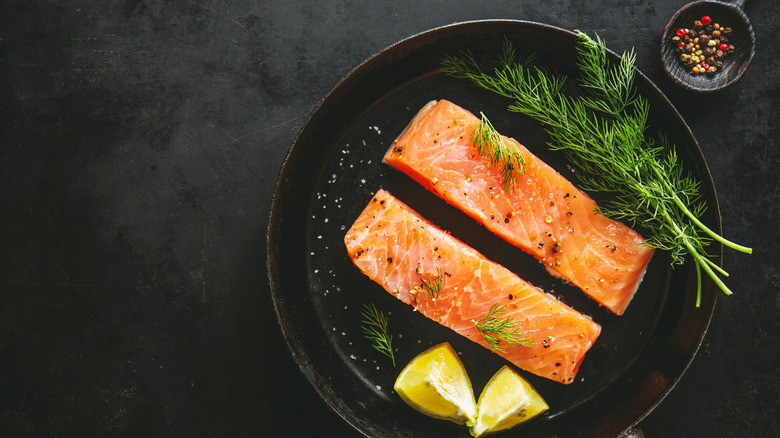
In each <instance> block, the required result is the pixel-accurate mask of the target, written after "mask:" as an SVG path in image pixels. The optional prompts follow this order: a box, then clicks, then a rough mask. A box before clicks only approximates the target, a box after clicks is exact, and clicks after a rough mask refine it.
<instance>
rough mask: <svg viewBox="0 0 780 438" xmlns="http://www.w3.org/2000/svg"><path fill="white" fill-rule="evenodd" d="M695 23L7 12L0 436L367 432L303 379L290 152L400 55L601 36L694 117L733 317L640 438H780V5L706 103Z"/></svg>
mask: <svg viewBox="0 0 780 438" xmlns="http://www.w3.org/2000/svg"><path fill="white" fill-rule="evenodd" d="M683 4H684V2H682V1H679V2H669V1H664V0H631V1H603V2H597V1H591V2H582V1H577V0H568V1H564V0H555V1H541V0H537V1H524V2H517V1H491V2H476V1H468V0H461V1H436V0H431V1H424V2H415V3H414V4H412V3H409V4H407V3H406V2H390V1H371V2H355V1H343V0H342V1H332V0H327V1H313V0H309V1H305V0H294V1H278V2H272V1H265V0H260V1H222V0H199V1H195V0H192V1H184V0H180V1H162V0H127V1H115V0H105V1H85V0H75V1H69V2H65V1H61V2H56V1H42V0H6V1H3V2H2V3H0V435H2V436H14V437H15V436H22V437H26V436H31V437H32V436H36V437H37V436H67V437H70V436H79V437H83V436H134V437H135V436H143V437H153V436H165V437H171V436H230V437H234V436H276V437H298V436H322V435H323V433H324V432H327V435H328V436H330V435H332V436H342V437H351V436H359V434H358V433H357V432H356V431H355V430H354V429H352V428H351V427H350V426H349V425H347V424H346V423H344V422H342V421H341V420H340V418H339V417H338V416H337V415H336V414H335V413H333V412H332V411H330V410H329V408H328V407H327V406H326V405H325V404H324V403H323V402H322V401H320V399H319V398H318V397H317V395H316V393H315V392H314V390H313V389H312V388H311V387H310V386H309V384H308V382H307V381H306V380H305V379H304V378H303V375H302V374H301V373H300V371H299V370H298V369H297V367H296V366H295V364H294V362H293V360H292V358H291V356H290V354H289V351H288V350H287V347H286V344H285V342H284V340H283V338H282V335H281V332H280V330H279V328H278V325H277V322H276V320H275V314H274V311H273V306H272V303H271V298H270V293H269V286H268V282H267V278H266V272H265V251H266V236H265V232H266V226H267V224H268V210H269V207H270V202H271V196H272V193H273V188H274V184H275V180H276V175H277V173H278V171H279V170H280V168H281V165H282V161H283V159H284V157H285V155H286V152H287V149H288V148H289V147H290V145H291V144H292V141H293V139H294V137H295V135H296V133H297V132H298V130H299V129H300V127H301V126H302V125H303V123H304V122H305V120H306V117H307V116H308V114H309V113H310V112H311V111H312V109H313V108H314V107H315V105H316V104H317V103H318V102H319V101H320V99H321V98H322V97H323V96H324V95H325V94H326V93H327V92H328V91H329V90H330V89H331V88H332V87H333V86H334V85H335V84H336V82H337V81H338V80H339V79H340V78H341V77H343V76H344V75H345V74H347V73H348V72H349V71H350V70H351V69H352V68H353V67H355V66H356V65H358V64H359V63H360V62H362V61H363V60H364V59H365V58H367V57H369V56H370V55H372V54H373V53H375V52H377V51H379V50H381V49H383V48H385V47H386V46H388V45H390V44H392V43H394V42H396V41H398V40H400V39H403V38H405V37H408V36H410V35H413V34H415V33H417V32H420V31H424V30H426V29H429V28H432V27H436V26H440V25H444V24H449V23H453V22H457V21H465V20H473V19H486V18H517V19H525V20H532V21H538V22H543V23H549V24H552V25H555V26H560V27H563V28H566V29H570V30H574V29H580V30H583V31H585V32H587V33H589V34H592V33H598V34H599V35H601V36H602V37H604V38H605V40H606V41H607V43H608V46H609V47H610V48H611V49H613V50H615V51H617V52H621V51H623V50H627V49H629V48H631V47H635V49H636V51H637V65H638V67H639V68H640V69H641V70H642V71H643V72H644V73H645V74H647V75H648V76H649V77H650V78H651V79H652V80H653V81H654V82H655V83H656V84H657V85H658V86H659V87H660V88H661V89H662V90H663V91H664V92H665V93H667V96H668V97H669V99H670V100H671V101H672V102H673V104H674V105H675V106H676V107H677V108H678V109H679V111H680V112H681V113H682V114H683V116H684V117H685V119H686V121H687V122H688V123H689V125H690V126H691V129H692V131H693V132H694V134H695V135H696V137H697V139H698V140H699V143H700V144H701V147H702V149H703V151H704V154H705V156H706V158H707V160H708V164H709V166H710V170H711V171H712V173H713V176H714V180H715V187H716V188H717V190H718V198H719V201H720V204H721V210H722V216H723V227H724V232H725V234H726V236H727V237H729V238H731V239H733V240H735V241H738V242H741V243H744V244H746V245H748V246H752V247H753V248H754V249H755V251H754V253H753V255H750V256H746V255H742V254H738V253H735V252H729V251H726V253H725V258H724V260H725V262H724V267H725V268H726V270H728V271H729V272H730V273H731V277H730V278H729V279H728V283H729V285H730V286H731V287H732V288H733V290H734V292H735V293H734V295H733V296H731V297H725V296H721V297H720V299H719V302H718V306H717V308H716V311H715V315H714V318H713V321H712V324H711V327H710V330H709V332H708V334H707V336H706V339H705V342H704V344H703V346H702V348H701V350H700V352H699V354H698V355H697V357H696V358H695V359H694V361H693V363H692V366H691V368H690V369H689V371H688V372H687V373H686V374H685V376H684V377H683V379H682V380H681V382H680V383H679V385H678V386H677V387H676V389H675V390H674V391H673V392H672V393H671V395H670V396H669V397H667V398H666V400H664V401H663V402H662V403H661V404H660V406H659V407H658V408H657V409H656V410H655V411H653V412H652V413H651V414H650V415H649V416H648V417H647V418H646V419H645V420H644V421H643V422H642V424H641V426H642V428H643V430H644V432H645V434H646V436H647V437H650V438H656V437H686V438H687V437H775V436H780V420H778V413H780V402H778V397H777V394H779V393H780V379H778V377H780V376H779V375H778V370H780V368H779V367H778V363H780V345H779V342H778V339H779V338H778V331H779V330H780V326H779V324H778V314H779V312H778V311H779V310H780V272H779V271H778V263H777V260H776V253H777V250H778V249H780V248H779V245H778V243H779V242H780V239H778V234H779V233H780V229H779V228H780V227H778V216H780V172H778V165H779V164H780V157H779V155H780V151H778V148H779V147H780V141H779V140H778V138H779V137H780V129H779V128H780V112H779V111H778V104H780V75H778V73H777V72H778V71H779V70H780V48H779V46H780V44H778V42H779V40H778V35H780V4H778V3H777V2H774V1H771V0H754V1H752V2H748V5H747V7H746V13H747V15H748V16H749V17H750V19H751V22H752V23H753V26H754V28H755V30H756V35H757V48H756V56H755V58H754V60H753V63H752V65H751V66H750V68H749V69H748V71H747V72H746V73H745V75H744V76H743V78H742V79H741V80H740V82H738V83H737V84H736V85H734V86H732V87H730V88H728V89H726V90H723V91H721V92H718V93H715V94H712V95H697V94H693V93H691V92H687V91H683V90H681V89H680V88H678V87H677V86H675V85H674V84H673V83H672V82H671V81H670V80H669V79H668V78H667V77H666V76H665V74H664V72H663V69H662V67H661V63H660V62H661V61H660V56H659V44H660V35H661V32H662V31H663V27H664V25H665V24H666V21H667V20H668V19H669V18H670V17H671V16H672V14H673V13H674V11H675V10H676V9H677V8H678V7H680V6H682V5H683Z"/></svg>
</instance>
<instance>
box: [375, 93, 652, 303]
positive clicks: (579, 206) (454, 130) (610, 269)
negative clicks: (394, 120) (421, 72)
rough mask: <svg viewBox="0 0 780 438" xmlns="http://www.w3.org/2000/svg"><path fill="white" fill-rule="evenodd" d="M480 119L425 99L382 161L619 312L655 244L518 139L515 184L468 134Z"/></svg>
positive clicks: (634, 290) (635, 285)
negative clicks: (601, 209) (507, 184)
mask: <svg viewBox="0 0 780 438" xmlns="http://www.w3.org/2000/svg"><path fill="white" fill-rule="evenodd" d="M478 123H479V119H477V117H475V116H474V115H473V114H472V113H470V112H468V111H467V110H465V109H463V108H461V107H459V106H457V105H455V104H453V103H451V102H449V101H446V100H439V101H432V102H429V103H428V104H427V105H425V106H424V107H423V108H422V109H421V110H420V111H419V112H418V113H417V115H416V116H415V117H414V118H413V119H412V121H411V122H410V123H409V125H408V126H407V127H406V129H404V131H403V132H402V133H401V135H400V136H399V137H398V138H397V139H396V140H395V142H394V143H393V145H392V146H391V147H390V149H388V151H387V153H386V154H385V156H384V161H385V163H387V164H389V165H390V166H392V167H394V168H396V169H398V170H400V171H402V172H403V173H405V174H407V175H409V176H410V177H412V178H414V179H415V180H416V181H417V182H419V183H420V184H422V185H423V186H425V188H427V189H428V190H430V191H432V192H434V193H435V194H437V195H438V196H439V197H441V198H443V199H444V200H446V201H447V202H448V203H450V204H452V205H454V206H456V207H457V208H459V209H460V210H462V211H463V212H465V213H466V214H468V215H469V216H471V217H472V218H474V219H476V220H477V221H479V222H480V223H482V224H483V225H484V226H485V227H487V228H488V229H489V230H490V231H492V232H493V233H495V234H497V235H498V236H500V237H502V238H504V239H505V240H507V241H508V242H510V243H512V244H513V245H515V246H517V247H519V248H521V249H522V250H524V251H526V252H528V253H530V254H532V255H533V256H534V257H536V258H537V259H538V260H539V261H540V262H541V263H543V264H544V266H545V267H546V268H547V270H548V271H549V272H550V273H551V274H553V275H555V276H557V277H560V278H563V279H564V280H566V281H568V282H570V283H572V284H574V285H576V286H577V287H579V288H580V289H582V290H583V291H584V292H585V293H586V294H588V295H589V296H590V297H591V298H593V299H594V300H596V301H597V302H598V303H599V304H601V305H603V306H605V307H607V308H608V309H609V310H611V311H612V312H614V313H616V314H618V315H621V314H623V312H624V311H625V310H626V307H627V306H628V303H629V302H630V301H631V299H632V298H633V296H634V294H635V293H636V290H637V288H638V287H639V283H640V282H641V281H642V277H643V275H644V273H645V270H646V269H647V265H648V263H649V262H650V258H651V257H652V255H653V249H652V248H650V247H649V246H647V245H644V239H643V238H642V236H641V235H639V233H637V232H635V231H634V230H632V229H631V228H629V227H627V226H626V225H624V224H622V223H621V222H618V221H615V220H612V219H609V218H607V217H605V216H604V215H602V214H600V213H598V206H597V205H596V203H595V202H594V201H593V200H592V199H591V198H590V197H589V196H588V195H587V194H585V192H583V191H581V190H579V189H577V188H576V187H575V186H574V185H573V184H572V183H571V182H569V181H568V180H567V179H566V178H564V177H563V176H562V175H560V174H559V173H558V172H556V171H555V170H554V169H553V168H551V167H550V166H548V165H547V164H546V163H544V162H543V161H542V160H540V159H539V158H537V157H536V156H534V155H533V154H532V153H530V152H529V151H528V149H526V148H525V147H523V146H522V145H521V144H520V143H518V142H517V141H516V140H514V139H512V138H508V137H503V138H504V139H505V140H507V141H509V142H511V143H513V144H514V145H515V146H516V147H517V149H518V150H519V151H520V153H521V154H522V155H523V157H524V159H525V163H526V169H525V175H521V176H519V177H518V180H517V184H516V186H515V188H514V189H510V191H509V192H507V191H505V190H504V184H503V179H502V177H501V174H500V171H499V169H498V168H497V167H496V166H493V165H492V164H491V163H490V159H489V158H487V157H483V156H482V155H480V154H479V152H478V151H477V149H476V147H475V146H474V144H473V142H472V141H471V139H470V137H471V133H472V132H473V131H474V128H475V127H476V126H477V125H478Z"/></svg>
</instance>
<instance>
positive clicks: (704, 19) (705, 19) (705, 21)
mask: <svg viewBox="0 0 780 438" xmlns="http://www.w3.org/2000/svg"><path fill="white" fill-rule="evenodd" d="M710 23H712V18H710V17H709V16H708V15H705V16H703V17H701V24H703V25H705V26H706V25H708V24H710Z"/></svg>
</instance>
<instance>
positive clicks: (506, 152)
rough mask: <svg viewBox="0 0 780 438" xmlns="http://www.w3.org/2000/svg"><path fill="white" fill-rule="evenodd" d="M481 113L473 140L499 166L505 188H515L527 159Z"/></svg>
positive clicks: (483, 154)
mask: <svg viewBox="0 0 780 438" xmlns="http://www.w3.org/2000/svg"><path fill="white" fill-rule="evenodd" d="M480 115H481V116H482V117H481V119H480V121H479V124H477V127H476V128H474V131H473V132H472V133H471V141H472V143H474V146H475V147H476V148H477V151H478V152H479V153H480V155H482V156H485V157H488V158H489V159H490V164H492V165H493V166H495V167H497V168H498V170H499V172H500V173H501V179H502V180H503V183H504V190H505V191H507V192H508V191H510V190H514V188H515V184H517V177H518V176H519V175H522V174H523V173H525V159H524V158H523V155H522V154H521V153H520V151H519V150H517V148H516V147H515V145H514V144H513V143H511V142H509V141H507V140H505V139H504V138H503V137H501V135H500V134H499V133H498V131H496V128H494V127H493V125H492V124H491V123H490V120H488V118H487V116H485V114H484V113H482V112H480Z"/></svg>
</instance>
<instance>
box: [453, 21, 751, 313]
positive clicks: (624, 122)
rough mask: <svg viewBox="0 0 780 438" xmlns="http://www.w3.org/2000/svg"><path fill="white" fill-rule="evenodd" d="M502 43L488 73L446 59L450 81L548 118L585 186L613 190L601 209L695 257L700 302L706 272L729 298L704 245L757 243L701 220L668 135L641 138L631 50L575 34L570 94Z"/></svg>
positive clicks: (556, 145)
mask: <svg viewBox="0 0 780 438" xmlns="http://www.w3.org/2000/svg"><path fill="white" fill-rule="evenodd" d="M504 45H505V48H504V53H503V54H502V56H501V58H500V59H499V67H497V68H495V69H494V71H493V73H492V74H488V73H485V72H483V71H482V70H481V69H480V66H479V65H478V63H477V62H476V61H475V59H474V57H473V56H472V55H471V53H469V52H464V53H463V54H462V55H461V56H459V57H448V58H445V59H444V60H443V65H444V67H445V69H446V71H447V73H448V74H450V75H452V76H454V77H460V78H465V79H468V80H470V81H471V82H472V83H474V84H476V85H478V86H480V87H482V88H485V89H487V90H490V91H493V92H495V93H498V94H500V95H502V96H505V97H508V98H510V99H512V104H511V105H510V106H509V108H508V109H509V110H510V111H514V112H519V113H522V114H525V115H527V116H530V117H532V118H534V119H536V120H538V121H540V122H542V123H543V124H544V125H545V127H546V130H547V132H548V133H549V134H550V138H551V140H552V141H551V142H550V143H549V147H550V148H551V149H553V150H560V151H562V152H563V153H564V154H566V157H567V158H568V159H569V160H570V161H571V162H572V163H573V164H575V165H576V166H577V167H579V168H580V170H582V171H584V172H579V173H578V175H579V176H580V180H581V182H582V188H583V189H584V190H595V191H604V192H610V193H612V194H614V197H613V199H612V200H610V201H608V202H606V203H605V204H604V205H603V207H602V208H601V212H602V213H604V214H605V215H607V216H610V217H612V218H615V219H620V220H627V221H629V222H630V223H632V224H633V225H634V226H636V225H641V226H643V227H644V228H645V229H646V230H648V233H649V237H648V238H647V239H646V243H647V244H648V245H650V246H652V247H654V248H657V249H662V250H668V251H669V252H670V254H671V260H672V264H673V265H679V264H682V263H683V262H684V261H685V258H686V256H690V257H691V258H692V260H693V262H694V266H695V269H696V277H697V293H696V306H697V307H698V306H700V304H701V286H702V271H704V272H705V273H706V274H707V275H708V276H709V277H710V278H711V279H712V280H713V281H714V283H715V284H716V285H717V286H718V287H719V288H720V289H721V290H722V291H723V292H724V293H725V294H726V295H731V293H732V292H731V290H730V289H729V288H728V287H727V286H726V284H725V283H724V282H723V280H721V278H720V276H728V273H727V272H726V271H724V270H723V269H721V268H720V267H719V266H718V265H717V264H715V262H713V261H712V260H710V256H709V255H708V254H707V252H706V247H707V245H708V244H709V243H710V242H711V241H712V240H715V241H717V242H719V243H721V244H723V245H725V246H727V247H729V248H732V249H734V250H737V251H741V252H745V253H751V252H752V249H750V248H748V247H745V246H742V245H738V244H736V243H734V242H731V241H729V240H727V239H725V238H724V237H722V236H720V235H719V234H718V233H716V232H715V231H713V230H711V229H710V228H709V227H707V226H706V225H705V224H704V223H702V222H701V220H700V219H699V218H700V217H701V215H702V213H703V212H704V211H705V209H706V205H705V203H704V202H703V201H702V200H701V195H700V193H699V188H700V182H699V181H698V180H696V179H695V178H694V177H693V175H692V174H691V173H690V172H686V171H685V170H684V169H683V167H682V164H681V162H680V161H679V160H678V158H677V154H676V152H675V149H674V146H673V145H669V144H668V141H667V140H666V138H665V137H664V136H663V135H660V134H659V135H658V138H657V139H655V138H652V137H649V136H647V135H645V131H646V130H647V118H648V114H649V111H650V105H649V103H648V101H647V100H646V99H644V98H643V97H642V96H640V95H638V94H637V93H636V91H635V88H634V76H635V71H636V70H635V68H634V61H635V55H634V53H633V50H632V51H629V52H627V53H624V54H623V55H622V56H621V59H620V62H619V63H618V64H617V65H612V64H610V63H608V62H607V59H606V49H605V47H604V42H603V40H601V38H599V37H598V36H597V37H596V40H593V39H591V38H590V37H588V36H587V35H585V34H584V33H582V32H578V33H577V66H578V69H579V72H580V74H579V80H578V82H577V83H578V85H579V89H580V91H581V94H579V95H576V96H572V95H569V94H565V93H564V86H565V84H566V82H567V79H566V77H563V76H558V75H554V74H551V73H549V72H548V71H546V70H544V69H542V68H538V67H535V66H530V65H528V64H524V63H521V62H514V61H513V58H514V55H513V53H514V49H512V48H511V43H509V42H508V41H505V44H504ZM507 46H510V47H509V48H507ZM507 53H511V54H512V56H509V55H507ZM508 59H512V61H511V62H507V60H508ZM719 275H720V276H719Z"/></svg>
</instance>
